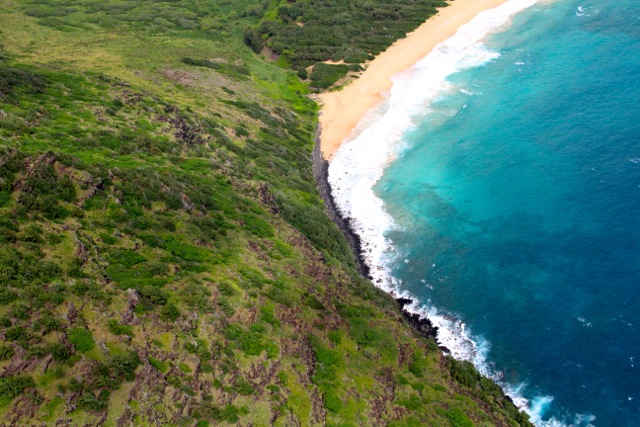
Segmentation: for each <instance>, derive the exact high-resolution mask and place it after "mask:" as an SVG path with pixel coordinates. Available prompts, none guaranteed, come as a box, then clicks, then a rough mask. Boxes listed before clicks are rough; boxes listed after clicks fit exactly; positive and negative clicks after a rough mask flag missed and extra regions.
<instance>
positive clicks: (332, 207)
mask: <svg viewBox="0 0 640 427" xmlns="http://www.w3.org/2000/svg"><path fill="white" fill-rule="evenodd" d="M319 135H320V128H318V136H317V137H316V144H315V146H314V148H313V152H312V166H313V175H314V177H315V179H316V183H317V186H318V192H319V193H320V198H321V199H322V201H323V202H324V206H325V210H326V212H327V215H328V216H329V219H331V220H332V221H333V222H334V223H335V224H336V225H337V226H338V228H339V229H340V231H341V232H342V234H343V235H344V236H345V237H346V239H347V241H348V242H349V246H350V247H351V250H352V252H353V254H354V256H355V259H356V267H357V268H358V272H359V273H360V275H361V276H362V277H364V278H365V279H367V280H373V277H372V276H371V274H370V268H369V266H368V265H367V262H366V259H365V258H364V257H363V256H362V240H361V239H360V236H359V235H358V233H357V232H356V231H355V230H354V228H353V227H352V226H351V219H350V218H346V217H344V216H342V214H341V213H340V210H339V209H338V207H337V205H336V202H335V199H334V198H333V194H332V192H331V185H330V184H329V180H328V175H329V161H328V160H327V159H325V158H324V157H323V155H322V151H321V140H320V137H319ZM372 283H373V282H372ZM392 297H393V298H394V299H395V300H396V302H397V303H398V307H399V308H400V312H401V313H402V316H403V317H404V318H405V320H406V321H407V323H408V324H409V325H410V326H411V327H412V328H413V329H414V330H415V331H416V332H418V334H420V335H421V336H423V337H425V338H433V340H434V341H436V343H437V342H438V327H437V326H435V325H434V324H433V322H432V321H431V319H429V318H428V317H425V316H421V315H420V314H419V313H416V312H414V311H412V310H411V308H410V307H411V306H412V305H413V304H415V303H416V302H417V301H415V300H414V299H412V298H407V297H404V296H397V295H394V294H392ZM438 348H439V349H440V351H442V352H443V354H445V355H448V354H450V350H449V349H448V348H447V347H445V346H442V345H440V346H439V347H438ZM507 398H509V397H508V396H507ZM509 399H510V398H509Z"/></svg>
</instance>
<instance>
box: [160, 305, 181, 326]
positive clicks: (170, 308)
mask: <svg viewBox="0 0 640 427" xmlns="http://www.w3.org/2000/svg"><path fill="white" fill-rule="evenodd" d="M160 317H161V318H162V319H163V320H167V321H170V322H175V321H176V320H178V318H179V317H180V309H178V307H177V306H176V305H175V304H174V303H172V302H170V303H168V304H167V305H165V306H164V307H162V310H161V311H160Z"/></svg>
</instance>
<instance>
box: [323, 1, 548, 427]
mask: <svg viewBox="0 0 640 427" xmlns="http://www.w3.org/2000/svg"><path fill="white" fill-rule="evenodd" d="M535 2H536V0H523V1H519V0H516V1H515V2H511V3H515V5H514V4H511V5H509V6H507V5H506V3H509V0H479V1H477V2H475V3H474V2H473V1H472V0H455V3H451V6H449V7H447V8H444V9H440V13H439V14H438V15H435V16H434V17H432V18H430V19H429V20H427V22H426V23H425V24H423V25H422V26H421V27H419V28H418V30H416V31H414V32H413V33H411V34H409V35H408V36H407V37H406V38H405V39H402V40H400V41H398V42H396V43H395V44H394V45H392V46H391V47H390V48H389V49H388V50H387V51H385V52H383V53H382V54H380V55H379V56H378V57H376V58H375V59H374V60H373V61H372V62H371V63H370V64H369V67H368V68H367V69H366V70H365V71H364V72H363V74H362V75H361V76H360V78H359V79H357V80H354V81H352V82H351V83H350V84H349V85H347V86H346V87H345V88H343V89H342V90H341V91H339V92H331V93H325V94H321V95H319V101H318V102H319V104H320V106H321V109H320V116H319V127H318V136H317V139H316V147H315V149H314V157H313V164H314V175H315V176H316V180H317V182H318V188H319V190H320V193H321V197H322V198H323V200H324V202H325V207H326V210H327V212H328V214H329V217H330V218H331V219H332V220H334V222H335V223H336V224H337V225H338V226H339V228H340V230H341V231H342V232H343V234H344V235H345V236H346V237H347V239H348V241H349V243H350V245H351V248H352V250H353V251H354V255H355V256H356V259H357V263H358V268H359V270H360V271H361V273H362V275H363V277H365V278H367V279H369V280H371V282H372V283H373V284H374V285H375V286H376V287H378V288H380V289H383V290H385V291H387V292H388V293H390V295H391V296H392V297H393V298H394V299H396V301H397V303H398V304H399V305H400V311H401V313H402V315H403V317H404V318H405V320H406V321H407V322H408V323H409V325H410V326H411V327H412V329H414V330H415V331H416V332H417V333H419V334H420V335H422V336H425V337H433V338H434V340H435V341H436V343H437V344H438V346H439V348H440V351H441V353H442V354H443V355H444V356H451V357H452V358H453V359H455V360H465V361H469V362H471V363H473V365H474V366H475V368H476V370H477V371H478V372H479V373H480V374H481V375H482V376H485V377H486V378H489V379H491V380H492V381H493V382H494V383H495V384H497V385H498V386H500V387H501V390H502V395H503V396H504V397H505V398H506V400H507V401H508V402H510V403H511V404H514V405H515V406H516V407H517V408H518V409H519V410H521V411H524V412H526V413H527V414H529V415H530V416H532V417H535V416H537V414H535V413H534V412H535V411H534V408H532V407H530V406H529V403H530V402H529V401H528V400H527V399H525V398H524V397H522V396H520V395H519V392H518V389H517V388H513V387H511V386H510V385H509V384H506V383H504V382H501V381H500V375H499V374H500V373H499V372H494V371H492V370H491V368H490V367H489V366H488V365H486V360H485V354H484V352H485V350H486V349H485V348H484V347H483V346H482V345H481V344H478V342H477V339H476V338H477V337H471V336H470V335H469V334H468V332H467V331H466V330H465V324H464V323H463V322H462V321H460V320H459V319H456V318H452V317H449V316H448V315H446V314H443V313H441V312H439V311H438V310H435V309H434V310H431V309H430V308H428V307H426V306H425V305H424V304H423V303H422V302H421V301H420V300H419V299H418V298H416V297H415V296H414V295H412V294H410V293H408V292H405V291H400V290H399V289H397V288H396V282H395V280H394V279H393V278H392V277H391V275H390V271H389V270H388V268H387V267H386V266H385V265H384V263H380V260H381V259H382V258H381V257H380V256H381V254H382V253H383V250H384V249H385V247H386V248H389V247H392V246H393V243H392V242H391V241H389V240H384V241H381V237H380V236H383V235H384V230H388V229H390V227H392V226H394V224H393V220H392V219H391V218H390V217H388V215H386V213H385V212H384V210H383V208H382V202H381V201H380V200H379V199H378V198H377V197H376V196H375V194H374V193H373V190H372V189H373V184H374V183H375V182H376V181H377V180H378V178H379V176H380V175H379V173H380V171H381V166H382V165H383V164H385V163H386V162H387V161H388V159H389V158H390V156H391V155H392V152H391V150H389V143H388V138H386V137H385V134H384V132H382V133H381V132H379V131H380V130H381V129H387V128H389V126H390V125H391V126H392V127H399V126H402V125H405V126H406V123H405V119H407V117H409V115H410V114H407V113H408V110H410V108H409V109H406V110H403V109H402V108H398V106H397V105H396V104H397V103H396V104H393V103H392V108H390V109H389V110H390V111H386V110H385V112H384V113H383V114H382V116H383V117H381V119H380V120H377V121H376V122H375V123H374V124H373V125H372V126H370V127H369V128H368V129H366V130H365V131H364V132H363V134H357V135H356V134H355V133H356V132H355V131H359V130H360V128H358V125H359V123H360V121H361V120H362V119H363V118H365V116H366V115H367V113H369V112H370V111H372V110H374V109H375V107H377V106H379V105H380V104H381V103H382V102H383V101H385V99H386V98H387V93H391V92H390V89H391V87H392V85H393V82H392V80H391V78H392V77H393V76H395V75H396V74H398V73H400V72H402V71H405V70H408V69H410V68H412V67H413V65H414V64H416V63H417V62H419V61H420V60H422V59H423V58H425V57H427V56H428V55H429V54H430V53H431V52H432V51H434V50H435V51H436V54H437V55H439V56H436V57H437V58H438V59H437V60H438V61H439V60H440V58H441V56H442V55H443V54H444V55H448V54H449V51H448V49H449V48H450V46H448V45H447V43H444V45H443V47H442V49H440V48H439V45H440V44H441V43H443V42H446V41H447V40H449V39H451V38H454V39H456V41H457V42H458V44H459V42H460V41H462V42H463V44H464V43H465V42H466V41H467V38H468V37H469V36H470V35H471V37H472V38H473V37H475V36H479V37H480V38H482V37H484V35H486V34H487V32H488V31H491V28H490V27H487V26H485V27H480V28H479V29H478V28H477V26H476V31H474V32H473V34H467V33H466V32H464V31H462V32H460V33H458V30H459V29H460V28H461V27H463V26H465V25H466V24H468V23H469V22H471V21H472V20H474V18H476V16H478V15H480V14H482V12H485V11H488V10H492V9H496V8H498V7H499V6H501V5H503V4H505V7H506V10H505V8H501V9H502V10H501V12H500V14H499V15H498V18H499V19H502V18H505V19H508V18H510V16H512V15H513V14H514V13H517V12H519V11H520V10H522V9H523V8H526V7H528V6H530V5H531V4H533V3H535ZM472 3H474V4H472ZM479 5H481V6H479ZM454 6H457V7H456V8H454ZM442 12H448V13H447V14H446V15H445V14H443V13H442ZM488 14H489V16H492V15H491V12H488ZM454 15H458V16H454ZM483 15H484V14H483ZM495 17H496V16H495V14H494V15H493V16H492V18H489V22H490V23H491V27H492V28H495V27H497V26H499V25H501V24H502V23H504V22H506V21H501V23H498V24H495V25H494V21H493V18H495ZM438 20H439V22H441V23H443V24H444V25H429V22H430V21H431V23H432V24H433V22H435V21H438ZM485 21H486V18H485ZM438 28H441V29H442V30H438ZM426 32H429V33H430V32H438V35H437V36H432V35H431V34H425V33H426ZM421 36H424V38H423V37H421ZM454 36H455V37H454ZM478 40H479V39H474V40H473V41H472V42H477V41H478ZM426 41H428V42H429V43H427V42H426ZM412 44H414V46H411V45H412ZM404 52H406V53H407V57H404V58H403V57H402V55H403V53H404ZM434 55H435V54H434ZM434 55H429V56H430V57H431V61H435V59H433V56H434ZM379 59H381V60H380V61H379ZM476 59H478V60H480V61H485V60H490V59H491V58H490V57H480V58H476ZM447 65H448V66H451V65H456V64H455V63H449V64H447ZM445 68H446V66H445ZM445 71H446V70H445ZM445 77H446V75H443V74H439V75H438V76H437V78H436V79H435V80H433V82H432V83H433V84H435V86H433V87H435V88H439V87H440V86H441V85H442V84H443V83H444V80H442V79H444V78H445ZM404 94H405V95H406V94H409V95H410V96H409V98H410V99H412V100H413V101H414V102H416V101H419V100H420V99H422V98H420V97H421V96H423V95H420V94H422V92H419V94H418V93H415V90H414V92H411V91H409V92H407V91H406V88H405V91H404ZM414 94H415V97H414V96H413V95H414ZM425 96H428V95H425ZM389 97H391V98H392V95H389ZM414 98H415V99H414ZM392 99H393V98H392ZM407 120H408V119H407ZM372 129H373V130H372ZM350 141H352V142H353V143H354V144H353V145H351V146H350V147H349V148H348V149H345V150H342V151H340V154H339V155H338V156H336V158H335V160H336V162H334V161H333V160H334V155H335V154H336V152H337V151H338V149H339V148H340V147H341V145H342V144H343V143H345V142H350ZM363 150H364V151H363ZM358 153H360V154H358ZM363 153H366V156H364V157H366V159H365V158H363V156H362V154H363ZM330 166H331V169H332V173H331V176H330V175H329V167H330ZM316 171H318V172H320V173H317V172H316ZM356 187H357V191H354V190H355V189H356ZM354 195H357V197H355V198H354ZM354 199H355V200H354ZM387 217H388V218H387ZM365 218H366V219H367V221H365V220H364V219H365ZM371 218H376V219H375V220H374V221H373V223H372V222H370V221H369V220H370V219H371ZM385 218H387V219H388V220H389V221H385ZM362 268H364V270H363V269H362ZM363 271H364V272H363ZM536 419H537V418H536Z"/></svg>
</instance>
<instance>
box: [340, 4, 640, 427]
mask: <svg viewBox="0 0 640 427" xmlns="http://www.w3.org/2000/svg"><path fill="white" fill-rule="evenodd" d="M393 80H394V85H393V88H392V89H391V91H390V93H389V94H387V96H386V100H385V102H384V103H383V104H382V105H380V106H379V107H378V108H377V109H375V110H373V111H371V112H370V113H369V114H368V115H367V116H366V117H365V118H364V119H363V121H362V122H361V123H360V125H359V126H358V128H357V129H356V133H355V136H354V137H353V138H352V139H351V140H350V141H348V142H346V143H345V144H343V146H342V147H341V148H340V150H339V151H338V152H337V154H336V155H335V156H334V159H333V160H332V162H331V164H330V167H329V182H330V184H331V186H332V191H333V195H334V198H335V200H336V203H337V205H338V207H339V209H340V211H341V212H342V214H343V215H344V216H345V217H350V218H351V219H352V221H353V227H354V230H355V231H356V232H357V233H358V234H359V235H360V236H361V238H362V240H363V242H364V243H363V256H364V258H365V259H366V261H367V263H368V264H369V266H370V267H371V271H372V275H373V280H374V282H375V283H376V284H377V285H378V286H380V287H382V288H384V289H386V290H388V291H391V292H394V294H395V295H397V296H401V295H404V296H410V297H412V298H413V299H414V301H415V303H414V304H413V305H412V307H411V309H412V310H414V311H417V312H420V313H422V314H424V315H428V316H429V317H430V318H431V319H432V321H433V322H434V324H436V325H437V326H439V327H440V335H439V340H440V342H441V343H442V344H443V345H445V346H446V347H448V348H449V350H450V351H451V353H452V354H453V355H454V356H455V357H457V358H460V359H466V360H471V361H473V362H474V363H475V364H476V366H477V367H478V368H479V369H480V370H481V371H482V372H483V373H484V374H485V375H488V376H490V377H491V378H493V379H495V380H496V381H497V382H498V383H499V384H501V385H502V387H503V388H504V389H505V390H506V391H507V393H508V394H510V395H511V396H512V397H513V398H514V400H515V401H516V403H517V404H518V405H519V406H520V407H522V408H523V409H525V410H526V411H527V412H528V413H529V414H530V415H531V417H532V421H534V423H535V424H536V425H539V426H547V425H549V426H551V425H558V426H560V425H574V426H587V425H595V426H612V427H614V426H615V427H626V426H640V334H639V332H640V309H639V308H640V101H639V100H640V3H639V2H637V0H616V1H613V0H600V1H597V2H596V1H586V0H554V1H539V2H535V1H533V0H509V1H508V2H507V3H505V4H504V5H502V6H501V7H499V8H497V9H494V10H492V11H487V12H484V13H482V14H481V15H479V16H478V17H476V18H475V19H474V20H473V21H472V22H471V23H469V24H468V25H466V26H464V27H463V28H461V30H460V31H459V32H458V34H456V36H454V37H453V38H452V39H449V40H448V41H446V42H445V43H443V44H442V45H440V46H438V47H437V48H436V49H435V50H434V51H433V52H432V53H431V54H430V55H429V56H427V57H426V58H424V59H423V60H421V61H420V62H418V63H417V64H416V65H415V66H414V67H412V68H411V69H409V70H406V71H404V72H402V73H400V74H398V75H396V76H395V77H394V79H393Z"/></svg>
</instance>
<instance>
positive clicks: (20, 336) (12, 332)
mask: <svg viewBox="0 0 640 427" xmlns="http://www.w3.org/2000/svg"><path fill="white" fill-rule="evenodd" d="M5 336H6V337H7V341H22V340H26V339H27V338H28V336H29V335H28V334H27V331H26V330H25V329H24V328H23V327H22V326H18V325H16V326H11V327H10V328H8V329H7V331H6V332H5Z"/></svg>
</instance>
